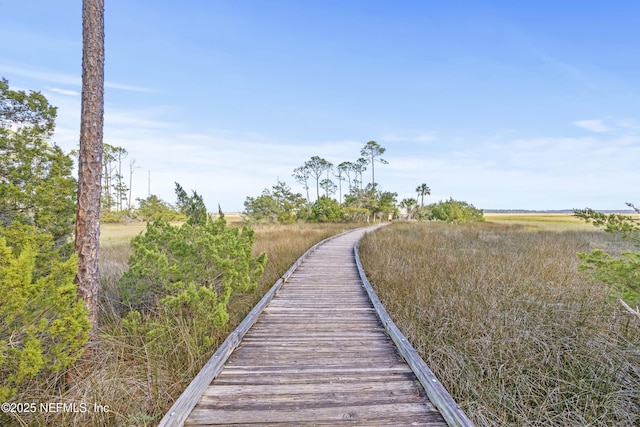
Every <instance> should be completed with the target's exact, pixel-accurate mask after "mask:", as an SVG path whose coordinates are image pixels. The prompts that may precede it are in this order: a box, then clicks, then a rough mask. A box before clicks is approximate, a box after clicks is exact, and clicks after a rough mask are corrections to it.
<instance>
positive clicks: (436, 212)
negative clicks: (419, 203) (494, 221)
mask: <svg viewBox="0 0 640 427" xmlns="http://www.w3.org/2000/svg"><path fill="white" fill-rule="evenodd" d="M430 211H431V217H432V218H433V219H435V220H438V221H445V222H454V223H458V224H462V223H465V222H469V221H484V213H483V212H482V210H481V209H477V208H476V207H474V206H473V205H471V204H469V203H467V202H461V201H458V200H453V198H449V200H446V201H444V202H442V201H440V202H438V203H436V204H435V205H432V206H430Z"/></svg>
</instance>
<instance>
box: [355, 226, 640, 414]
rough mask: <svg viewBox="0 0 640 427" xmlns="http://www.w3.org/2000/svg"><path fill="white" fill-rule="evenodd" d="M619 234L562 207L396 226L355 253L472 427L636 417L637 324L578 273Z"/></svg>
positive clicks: (616, 246)
mask: <svg viewBox="0 0 640 427" xmlns="http://www.w3.org/2000/svg"><path fill="white" fill-rule="evenodd" d="M595 248H602V249H606V250H607V251H610V252H614V253H616V252H617V253H619V252H620V251H622V250H624V249H629V247H628V245H627V244H626V242H624V241H621V240H620V239H618V238H616V237H615V236H612V235H610V234H607V233H604V232H601V231H598V230H596V229H594V228H593V227H592V226H587V227H585V224H582V223H580V222H578V221H577V220H576V219H574V218H573V217H570V216H568V215H564V216H557V215H539V216H538V215H492V216H489V215H488V216H487V222H484V223H475V224H467V225H460V226H457V225H451V224H443V223H395V224H392V225H390V226H388V227H385V228H383V229H380V230H379V231H377V232H376V233H372V234H369V235H367V236H365V238H364V239H363V240H362V241H361V243H360V255H361V257H362V261H363V264H364V267H365V270H366V272H367V276H368V278H369V280H370V281H371V282H372V284H373V286H374V288H375V290H376V292H377V294H378V296H379V298H380V299H381V301H382V303H383V304H384V305H385V307H386V308H387V310H388V311H389V313H390V314H391V316H392V318H393V320H394V321H395V322H396V324H397V325H398V327H399V328H400V329H401V330H402V331H403V333H404V334H405V335H407V337H408V338H409V340H410V341H411V342H412V343H413V345H414V347H416V349H417V350H418V352H419V353H420V354H421V356H422V358H423V359H424V360H425V361H426V362H427V364H428V365H429V366H430V368H431V369H432V370H433V371H434V372H435V374H436V375H437V376H438V377H439V378H440V380H441V381H442V382H443V384H444V385H445V387H446V388H447V389H448V390H449V392H450V393H451V394H452V396H453V397H454V399H455V400H456V401H457V402H458V403H459V404H460V405H461V407H462V408H463V409H464V410H465V411H466V412H467V414H468V415H469V417H470V418H471V419H472V420H473V422H474V423H475V424H476V425H478V426H507V425H517V426H600V425H602V426H605V425H607V426H636V425H640V322H638V320H637V318H634V317H633V316H631V315H629V313H626V312H624V311H623V310H622V309H621V307H620V306H619V305H618V304H617V303H616V301H615V300H614V299H612V298H611V297H610V295H609V294H608V290H607V288H606V287H605V286H604V285H603V284H601V283H598V282H596V281H594V280H592V279H590V278H589V277H588V276H587V275H586V274H584V273H581V272H579V270H578V263H579V260H578V257H577V256H576V254H577V253H578V252H589V251H591V250H592V249H595Z"/></svg>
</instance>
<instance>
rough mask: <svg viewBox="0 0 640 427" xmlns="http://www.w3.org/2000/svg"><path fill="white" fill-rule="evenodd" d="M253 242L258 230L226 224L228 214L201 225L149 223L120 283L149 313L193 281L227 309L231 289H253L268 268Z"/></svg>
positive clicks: (127, 299)
mask: <svg viewBox="0 0 640 427" xmlns="http://www.w3.org/2000/svg"><path fill="white" fill-rule="evenodd" d="M254 240H255V237H254V234H253V230H251V229H250V228H248V227H244V228H243V229H242V230H239V229H238V228H234V227H227V224H226V220H225V219H224V216H220V218H218V219H217V220H215V221H212V220H208V221H207V222H206V224H205V225H201V226H197V225H191V224H189V223H185V224H183V225H182V226H180V227H177V226H173V225H171V224H169V223H168V222H166V221H156V222H154V223H150V224H147V229H146V232H145V233H144V234H141V235H139V236H136V237H135V238H133V240H132V241H131V245H132V249H133V253H132V255H131V258H130V259H129V267H130V268H129V270H128V271H127V272H126V273H125V274H124V275H123V276H122V278H121V280H120V282H119V285H120V288H121V291H122V295H123V302H124V303H125V304H126V305H128V306H129V307H130V308H131V309H134V310H143V311H148V310H150V309H152V308H154V307H155V306H157V304H159V303H163V304H167V303H169V301H173V300H172V299H171V298H169V299H167V298H166V297H178V296H179V295H180V294H181V293H183V292H187V291H188V290H189V289H190V286H192V285H193V286H199V287H206V288H208V289H210V290H211V291H212V292H214V293H215V294H216V295H217V300H216V301H217V302H216V303H217V304H223V305H224V307H225V312H226V304H227V302H228V300H229V296H230V295H231V293H232V292H233V291H245V292H246V291H252V290H254V289H255V288H256V286H257V282H258V279H259V277H260V275H261V274H262V271H263V270H264V266H265V263H266V255H264V254H262V255H260V256H258V257H253V256H252V255H251V251H252V248H253V243H254ZM209 309H213V307H209Z"/></svg>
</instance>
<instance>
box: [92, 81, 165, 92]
mask: <svg viewBox="0 0 640 427" xmlns="http://www.w3.org/2000/svg"><path fill="white" fill-rule="evenodd" d="M104 87H106V88H109V89H119V90H126V91H130V92H143V93H150V92H154V90H153V89H149V88H147V87H142V86H134V85H127V84H122V83H113V82H105V83H104Z"/></svg>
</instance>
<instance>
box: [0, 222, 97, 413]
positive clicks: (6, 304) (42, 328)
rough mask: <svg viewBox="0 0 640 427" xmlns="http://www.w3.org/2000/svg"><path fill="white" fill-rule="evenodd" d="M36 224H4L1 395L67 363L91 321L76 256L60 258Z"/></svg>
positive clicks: (0, 235) (0, 236)
mask: <svg viewBox="0 0 640 427" xmlns="http://www.w3.org/2000/svg"><path fill="white" fill-rule="evenodd" d="M53 248H54V241H53V239H52V238H51V235H48V234H46V233H44V232H42V231H40V230H37V229H36V228H35V227H32V226H28V225H23V224H20V223H18V222H14V223H13V224H12V225H11V226H9V227H7V228H4V227H3V226H1V225H0V294H1V295H2V300H3V302H2V303H1V304H0V401H2V402H6V401H7V400H9V399H10V398H12V397H13V396H15V395H16V394H17V393H18V392H19V390H20V388H21V387H24V386H25V384H26V383H27V382H28V380H29V379H31V378H34V377H36V376H41V375H50V374H55V373H57V372H60V371H61V370H63V369H66V368H68V367H69V366H71V364H73V362H74V361H75V360H76V359H77V358H78V357H79V356H80V355H81V354H82V349H83V347H84V345H85V343H86V342H87V338H88V333H87V332H88V330H89V327H90V324H89V319H88V317H87V311H86V309H85V306H84V303H83V301H81V300H80V301H79V300H78V299H77V297H76V286H75V284H74V283H73V281H74V278H75V275H76V270H77V258H76V257H75V256H72V257H71V258H68V259H64V260H61V258H60V257H59V256H58V254H57V251H55V250H52V249H53Z"/></svg>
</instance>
